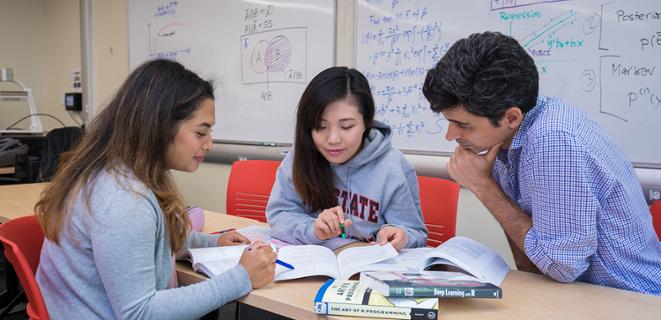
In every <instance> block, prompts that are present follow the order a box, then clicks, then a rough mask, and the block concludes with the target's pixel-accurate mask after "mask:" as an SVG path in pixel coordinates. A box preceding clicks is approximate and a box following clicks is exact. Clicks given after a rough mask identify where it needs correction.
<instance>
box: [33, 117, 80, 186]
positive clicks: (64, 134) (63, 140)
mask: <svg viewBox="0 0 661 320" xmlns="http://www.w3.org/2000/svg"><path fill="white" fill-rule="evenodd" d="M82 133H83V130H82V129H81V128H80V127H64V128H56V129H53V130H51V131H49V132H48V133H47V134H46V144H45V145H44V150H43V154H42V156H41V164H40V166H39V177H38V179H39V181H42V182H44V181H50V180H51V178H52V177H53V175H54V174H55V170H57V165H58V164H59V163H60V155H61V154H62V153H63V152H65V151H68V150H69V149H71V148H73V147H74V145H75V144H76V142H78V138H79V137H80V136H81V135H82Z"/></svg>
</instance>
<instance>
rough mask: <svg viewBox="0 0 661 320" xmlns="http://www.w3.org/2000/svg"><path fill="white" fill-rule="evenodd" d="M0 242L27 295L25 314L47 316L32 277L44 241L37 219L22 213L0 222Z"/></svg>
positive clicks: (35, 317) (34, 279) (42, 299)
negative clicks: (23, 215) (17, 216)
mask: <svg viewBox="0 0 661 320" xmlns="http://www.w3.org/2000/svg"><path fill="white" fill-rule="evenodd" d="M0 242H2V244H3V245H4V247H5V256H6V257H7V260H8V261H9V262H10V263H11V264H12V266H14V270H15V271H16V275H17V276H18V280H19V281H20V282H21V286H22V287H23V290H24V291H25V295H26V296H27V298H28V305H27V308H26V309H27V313H28V316H30V319H48V310H47V309H46V303H45V302H44V298H43V297H42V296H41V290H39V286H38V285H37V279H36V278H35V276H34V274H35V272H37V266H38V265H39V255H40V253H41V246H42V245H43V244H44V233H43V231H42V230H41V226H39V223H38V222H37V218H36V217H35V216H26V217H20V218H16V219H12V220H9V221H7V222H5V223H3V224H2V225H0Z"/></svg>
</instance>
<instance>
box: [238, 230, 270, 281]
mask: <svg viewBox="0 0 661 320" xmlns="http://www.w3.org/2000/svg"><path fill="white" fill-rule="evenodd" d="M277 258H278V255H277V253H275V251H273V248H271V245H270V244H268V243H264V242H262V241H255V242H254V243H253V244H252V245H250V246H249V247H247V248H246V249H245V250H244V251H243V254H242V255H241V258H240V259H239V264H241V265H242V266H243V268H245V269H246V272H248V277H250V283H251V284H252V288H253V289H257V288H261V287H263V286H265V285H267V284H269V283H270V282H271V281H273V277H275V259H277Z"/></svg>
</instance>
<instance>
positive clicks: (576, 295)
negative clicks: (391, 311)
mask: <svg viewBox="0 0 661 320" xmlns="http://www.w3.org/2000/svg"><path fill="white" fill-rule="evenodd" d="M45 185H46V184H44V183H38V184H24V185H6V186H0V220H1V219H4V220H7V219H11V218H15V217H19V216H24V215H29V214H32V212H33V207H34V204H35V203H36V201H37V200H38V198H39V194H40V193H41V191H42V190H43V188H44V186H45ZM205 220H206V223H205V231H216V230H221V229H225V228H230V227H237V228H240V227H245V226H249V225H263V223H261V222H258V221H254V220H250V219H245V218H240V217H234V216H228V215H225V214H220V213H214V212H206V213H205ZM177 274H178V277H179V283H180V284H191V283H196V282H200V281H203V280H204V279H206V277H205V276H204V275H202V274H198V273H196V272H193V271H192V270H191V268H190V265H189V264H187V263H178V265H177ZM325 280H326V278H324V277H309V278H304V279H298V280H289V281H282V282H274V283H271V284H269V285H267V286H265V287H263V288H261V289H258V290H254V291H253V292H251V293H250V294H248V295H247V296H245V297H243V298H241V300H240V301H241V302H242V303H246V304H248V305H251V306H254V307H257V308H260V309H264V310H268V311H271V312H274V313H277V314H281V315H283V316H286V317H290V318H294V319H325V317H324V316H320V315H316V314H314V313H313V311H312V304H313V300H314V296H315V294H316V292H317V289H318V288H319V287H320V286H321V284H322V283H323V282H324V281H325ZM502 288H503V299H493V300H492V299H442V300H441V302H440V306H439V307H440V310H439V313H440V318H441V319H518V318H525V319H528V318H535V319H553V320H558V319H658V318H659V315H661V297H656V296H651V295H645V294H640V293H635V292H631V291H625V290H619V289H613V288H607V287H601V286H595V285H591V284H587V283H581V282H574V283H569V284H563V283H559V282H556V281H553V280H551V279H549V278H547V277H545V276H542V275H538V274H531V273H526V272H519V271H511V272H510V273H509V274H508V275H507V277H506V278H505V281H503V283H502ZM329 319H358V318H355V317H351V318H349V317H329Z"/></svg>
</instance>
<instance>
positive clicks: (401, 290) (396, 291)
mask: <svg viewBox="0 0 661 320" xmlns="http://www.w3.org/2000/svg"><path fill="white" fill-rule="evenodd" d="M388 296H389V297H391V298H493V299H500V298H502V290H501V289H500V288H454V287H452V288H439V287H390V291H389V292H388Z"/></svg>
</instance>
